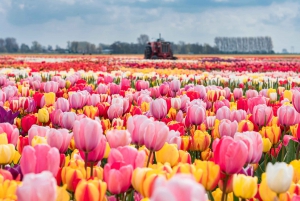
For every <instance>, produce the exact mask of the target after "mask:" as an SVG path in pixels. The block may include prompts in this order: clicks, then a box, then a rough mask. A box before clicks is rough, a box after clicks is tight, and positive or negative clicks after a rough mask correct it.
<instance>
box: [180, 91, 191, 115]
mask: <svg viewBox="0 0 300 201" xmlns="http://www.w3.org/2000/svg"><path fill="white" fill-rule="evenodd" d="M180 99H181V107H180V109H181V110H182V111H183V112H185V111H186V110H187V106H188V103H189V102H190V98H189V97H188V96H187V95H186V94H184V95H182V96H180Z"/></svg>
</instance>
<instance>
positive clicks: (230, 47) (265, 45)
mask: <svg viewBox="0 0 300 201" xmlns="http://www.w3.org/2000/svg"><path fill="white" fill-rule="evenodd" d="M215 44H216V46H217V48H218V49H219V51H220V52H223V53H250V54H253V53H257V54H267V53H268V54H270V53H274V51H273V42H272V38H271V37H268V36H266V37H216V38H215Z"/></svg>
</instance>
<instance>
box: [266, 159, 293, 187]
mask: <svg viewBox="0 0 300 201" xmlns="http://www.w3.org/2000/svg"><path fill="white" fill-rule="evenodd" d="M266 173H267V184H268V187H269V188H270V189H271V190H272V191H274V192H275V193H285V192H286V191H288V190H289V188H290V185H291V183H292V180H293V174H294V169H293V167H292V166H291V165H288V164H286V163H284V162H276V163H275V164H274V165H273V164H272V163H268V165H267V171H266Z"/></svg>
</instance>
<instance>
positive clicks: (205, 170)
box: [195, 160, 221, 191]
mask: <svg viewBox="0 0 300 201" xmlns="http://www.w3.org/2000/svg"><path fill="white" fill-rule="evenodd" d="M195 166H196V169H201V170H202V177H201V178H200V180H197V181H198V182H199V183H201V184H202V185H203V186H204V188H205V189H206V190H207V191H212V190H213V189H215V188H216V186H217V184H218V182H219V180H220V176H221V174H220V173H221V172H220V166H219V165H217V164H215V163H214V162H212V161H200V160H196V161H195Z"/></svg>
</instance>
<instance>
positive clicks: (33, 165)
mask: <svg viewBox="0 0 300 201" xmlns="http://www.w3.org/2000/svg"><path fill="white" fill-rule="evenodd" d="M59 163H60V154H59V151H58V149H57V148H55V147H52V148H51V147H50V146H49V145H47V144H38V145H36V146H34V147H32V146H29V145H27V146H25V147H24V149H23V151H22V157H21V160H20V166H21V170H22V173H23V174H24V175H25V174H28V173H41V172H43V171H45V170H48V171H50V172H51V173H52V175H53V176H54V177H56V175H57V171H58V169H59Z"/></svg>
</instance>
